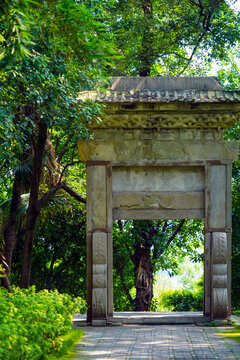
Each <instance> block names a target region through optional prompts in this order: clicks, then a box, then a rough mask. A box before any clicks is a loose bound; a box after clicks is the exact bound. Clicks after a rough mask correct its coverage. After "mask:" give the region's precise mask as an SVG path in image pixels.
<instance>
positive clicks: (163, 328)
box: [74, 325, 240, 360]
mask: <svg viewBox="0 0 240 360" xmlns="http://www.w3.org/2000/svg"><path fill="white" fill-rule="evenodd" d="M220 330H222V329H220ZM84 332H85V336H84V338H83V339H82V340H81V342H80V343H79V344H77V345H76V347H75V349H76V350H77V353H76V354H77V355H76V357H75V358H74V359H92V360H93V359H94V360H96V359H98V360H102V359H135V360H140V359H151V360H155V359H158V360H159V359H162V360H166V359H179V360H180V359H181V360H183V359H184V360H185V359H186V360H188V359H201V360H202V359H208V360H211V359H222V360H227V359H240V344H238V343H235V342H234V341H231V340H229V339H228V338H224V337H222V336H220V335H219V334H218V333H217V331H216V329H215V328H210V327H200V326H195V325H176V326H175V325H160V326H159V325H154V326H147V325H144V326H141V325H127V326H119V327H118V326H110V327H84Z"/></svg>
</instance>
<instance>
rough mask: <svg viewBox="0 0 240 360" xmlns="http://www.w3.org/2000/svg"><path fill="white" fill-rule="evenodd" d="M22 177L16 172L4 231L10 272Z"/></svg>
mask: <svg viewBox="0 0 240 360" xmlns="http://www.w3.org/2000/svg"><path fill="white" fill-rule="evenodd" d="M21 193H22V186H21V177H20V175H19V174H18V173H16V174H15V178H14V183H13V191H12V200H11V205H10V212H9V217H8V221H7V225H6V229H5V231H4V242H5V245H4V256H5V259H6V263H7V264H8V267H9V273H10V270H11V264H12V255H13V250H14V248H15V246H16V238H17V237H16V223H17V214H16V213H17V210H18V208H19V206H20V204H21Z"/></svg>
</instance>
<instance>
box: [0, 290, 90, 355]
mask: <svg viewBox="0 0 240 360" xmlns="http://www.w3.org/2000/svg"><path fill="white" fill-rule="evenodd" d="M0 303H1V307H0V359H4V360H20V359H21V360H25V359H31V360H32V359H36V360H37V359H48V358H50V355H53V354H55V355H56V354H57V353H58V352H59V351H60V349H61V346H62V343H63V335H64V334H66V333H67V332H68V331H69V330H70V329H71V326H72V316H73V315H74V314H75V313H76V312H81V313H82V312H85V311H86V303H85V301H84V300H82V299H81V298H75V299H73V298H71V297H70V296H69V295H63V294H62V295H61V294H59V293H58V292H57V291H56V290H55V291H51V292H48V291H47V290H43V291H40V292H38V293H36V292H35V288H34V287H32V288H29V289H28V290H20V289H18V288H15V289H13V292H12V293H8V292H7V291H6V290H5V289H3V288H1V287H0Z"/></svg>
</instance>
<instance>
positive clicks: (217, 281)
mask: <svg viewBox="0 0 240 360" xmlns="http://www.w3.org/2000/svg"><path fill="white" fill-rule="evenodd" d="M227 262H228V246H227V234H226V233H225V232H213V233H212V306H211V318H212V319H225V318H226V317H227V316H228V307H229V303H228V284H227V282H228V265H227Z"/></svg>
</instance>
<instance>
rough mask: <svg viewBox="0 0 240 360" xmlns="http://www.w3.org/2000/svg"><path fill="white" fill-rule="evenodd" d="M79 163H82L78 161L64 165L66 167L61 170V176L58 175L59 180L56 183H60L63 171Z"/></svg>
mask: <svg viewBox="0 0 240 360" xmlns="http://www.w3.org/2000/svg"><path fill="white" fill-rule="evenodd" d="M80 163H82V161H80V160H78V161H73V162H71V163H68V164H66V165H65V166H64V168H63V169H62V172H61V174H60V178H59V180H58V182H59V183H60V182H61V181H62V177H63V174H64V172H65V170H66V169H67V168H68V167H69V166H72V165H75V164H80Z"/></svg>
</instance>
